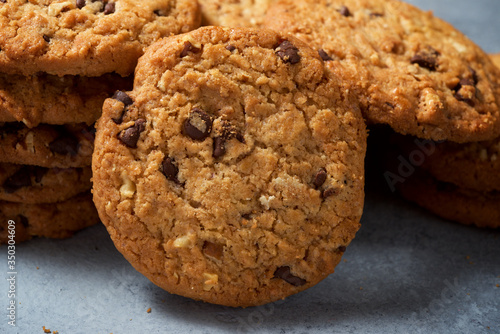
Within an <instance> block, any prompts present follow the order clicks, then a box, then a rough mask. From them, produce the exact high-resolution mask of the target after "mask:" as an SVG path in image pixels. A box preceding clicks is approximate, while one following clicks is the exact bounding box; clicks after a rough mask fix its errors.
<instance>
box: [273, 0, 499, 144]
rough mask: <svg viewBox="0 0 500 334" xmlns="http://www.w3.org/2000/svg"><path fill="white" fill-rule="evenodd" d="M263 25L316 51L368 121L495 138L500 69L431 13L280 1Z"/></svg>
mask: <svg viewBox="0 0 500 334" xmlns="http://www.w3.org/2000/svg"><path fill="white" fill-rule="evenodd" d="M265 25H266V26H267V27H269V28H272V29H275V30H276V31H283V32H290V33H292V34H294V35H295V36H296V37H299V38H300V39H302V40H304V41H305V42H308V43H310V45H311V46H313V47H314V48H316V50H317V51H318V53H319V54H320V55H321V57H322V58H323V59H324V60H325V62H326V63H327V65H328V67H329V68H330V70H332V71H334V72H335V73H339V74H340V75H341V76H342V77H343V78H344V79H345V80H346V81H349V82H351V83H352V89H353V90H354V91H355V92H356V93H357V94H358V95H359V97H360V102H361V104H362V111H363V113H364V116H365V118H366V119H367V121H368V122H370V123H377V124H378V123H381V124H388V125H390V126H391V127H392V128H393V129H394V130H395V131H397V132H399V133H402V134H411V135H415V136H417V137H420V138H425V139H433V140H450V141H455V142H471V141H480V140H491V139H493V138H495V137H497V136H499V135H500V112H499V105H500V70H499V69H497V68H496V67H495V66H494V65H493V63H492V62H491V60H490V59H489V57H488V56H487V55H486V54H485V53H484V52H483V51H482V50H481V49H480V48H479V47H478V46H477V45H476V44H474V43H473V42H472V41H470V40H469V39H468V38H467V37H466V36H465V35H463V34H462V33H460V32H459V31H457V30H456V29H455V28H453V27H452V26H451V25H449V24H448V23H446V22H444V21H442V20H440V19H438V18H436V17H434V16H433V14H432V13H430V12H423V11H421V10H419V9H417V8H415V7H413V6H411V5H409V4H406V3H403V2H399V1H395V0H342V1H340V0H320V1H313V0H304V1H292V0H280V1H277V2H276V3H275V4H274V5H272V6H271V7H270V9H269V11H268V13H267V16H266V20H265Z"/></svg>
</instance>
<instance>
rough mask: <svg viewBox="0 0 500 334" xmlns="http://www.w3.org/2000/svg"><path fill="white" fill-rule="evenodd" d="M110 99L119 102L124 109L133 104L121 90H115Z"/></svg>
mask: <svg viewBox="0 0 500 334" xmlns="http://www.w3.org/2000/svg"><path fill="white" fill-rule="evenodd" d="M111 98H112V99H115V100H118V101H120V102H121V103H123V104H124V105H125V107H127V106H129V105H131V104H132V103H134V101H132V99H131V98H130V96H128V94H127V93H125V92H122V91H121V90H117V91H116V92H115V93H114V94H113V96H112V97H111Z"/></svg>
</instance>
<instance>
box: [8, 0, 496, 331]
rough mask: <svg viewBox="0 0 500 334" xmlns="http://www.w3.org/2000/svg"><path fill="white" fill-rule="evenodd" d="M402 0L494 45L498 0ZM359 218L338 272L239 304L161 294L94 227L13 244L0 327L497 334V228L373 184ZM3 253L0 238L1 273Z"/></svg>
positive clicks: (487, 47)
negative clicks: (11, 293)
mask: <svg viewBox="0 0 500 334" xmlns="http://www.w3.org/2000/svg"><path fill="white" fill-rule="evenodd" d="M410 2H411V3H413V4H415V5H417V6H419V7H421V8H423V9H429V10H434V12H435V13H436V15H437V16H439V17H442V18H444V19H445V20H447V21H449V22H451V23H452V24H454V25H456V26H457V27H458V28H459V29H460V30H461V31H463V32H464V33H465V34H467V35H468V36H469V37H470V38H471V39H473V40H474V41H475V42H476V43H478V44H479V45H480V46H481V47H483V48H484V49H485V50H486V51H487V52H500V33H499V32H500V1H498V0H476V1H470V0H439V1H432V0H413V1H410ZM362 223H363V226H362V228H361V230H360V231H359V233H358V235H357V238H356V239H355V240H354V241H353V242H352V244H351V245H350V246H349V248H348V249H347V252H346V253H345V256H344V260H343V261H342V263H341V264H340V265H339V266H338V267H337V270H336V272H335V274H333V275H331V276H330V277H329V278H327V279H326V280H324V281H323V282H321V283H320V284H318V285H317V286H315V287H313V288H311V289H309V290H307V291H305V292H303V293H300V294H298V295H295V296H292V297H290V298H288V299H287V300H286V301H280V302H276V303H273V304H269V305H266V306H261V307H255V308H248V309H230V308H226V307H221V306H214V305H209V304H205V303H201V302H195V301H191V300H189V299H186V298H183V297H179V296H174V295H169V294H168V293H166V292H164V291H163V290H161V289H159V288H157V287H156V286H154V285H153V284H151V283H150V282H149V281H148V280H147V279H146V278H144V277H143V276H142V275H141V274H139V273H137V272H136V271H135V270H134V269H133V268H132V267H131V266H130V265H129V264H128V263H127V262H126V261H125V260H124V259H123V257H122V256H121V255H120V254H119V253H118V252H117V251H116V250H115V248H114V246H113V244H112V242H111V241H110V239H109V238H108V236H107V235H106V231H105V229H104V228H103V227H102V226H95V227H92V228H89V229H87V230H85V231H83V232H81V233H78V234H77V235H76V236H75V237H74V238H72V239H69V240H63V241H53V240H45V239H38V240H33V241H31V242H28V243H25V244H21V245H19V246H18V247H17V254H16V255H17V270H18V274H17V292H18V296H17V302H18V303H19V304H18V310H17V312H18V313H17V324H18V327H16V328H11V327H10V326H8V325H7V316H6V315H7V311H6V308H7V303H8V298H7V290H8V288H7V282H6V280H5V279H2V280H0V314H1V316H0V333H42V326H46V327H47V328H50V329H51V330H58V331H59V333H61V334H66V333H114V334H120V333H224V332H227V333H234V332H237V331H241V332H255V333H257V332H259V333H261V332H269V333H323V332H324V333H500V288H498V287H496V284H500V238H499V237H500V231H493V230H479V229H476V228H471V227H465V226H460V225H457V224H453V223H450V222H446V221H443V220H441V219H438V218H436V217H434V216H432V215H431V214H429V213H426V212H424V211H423V210H421V209H419V208H417V207H415V206H413V205H411V204H409V203H406V202H404V201H402V200H400V199H398V198H396V197H395V196H394V195H392V194H391V193H390V192H388V190H387V187H385V185H384V184H381V183H377V182H372V183H370V184H369V185H368V189H367V199H366V209H365V213H364V216H363V219H362ZM6 253H7V250H6V247H5V246H2V247H0V254H1V255H0V272H1V273H2V275H3V276H4V277H6V273H7V264H6V255H7V254H6ZM37 267H38V268H39V269H37ZM148 308H151V309H152V312H151V313H147V312H146V310H147V309H148Z"/></svg>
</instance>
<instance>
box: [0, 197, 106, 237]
mask: <svg viewBox="0 0 500 334" xmlns="http://www.w3.org/2000/svg"><path fill="white" fill-rule="evenodd" d="M9 221H13V222H14V223H13V224H14V225H15V241H16V243H17V242H21V241H25V240H29V239H31V238H32V237H46V238H57V239H60V238H69V237H70V236H72V235H73V234H74V233H75V232H77V231H79V230H81V229H83V228H85V227H88V226H92V225H94V224H97V223H98V222H99V216H98V215H97V211H96V210H95V206H94V203H93V202H92V195H91V194H90V193H88V192H87V193H83V194H81V195H78V196H75V197H72V198H70V199H68V200H66V201H63V202H57V203H49V204H25V203H12V202H1V201H0V244H2V243H7V241H8V240H9V238H8V236H9V230H10V229H9Z"/></svg>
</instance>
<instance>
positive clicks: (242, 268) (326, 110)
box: [92, 27, 366, 306]
mask: <svg viewBox="0 0 500 334" xmlns="http://www.w3.org/2000/svg"><path fill="white" fill-rule="evenodd" d="M365 150H366V129H365V126H364V122H363V119H362V117H361V113H360V111H359V108H358V106H357V103H356V102H355V101H354V100H353V98H352V97H351V96H350V92H349V90H348V89H346V88H345V87H344V86H343V82H342V80H341V79H340V78H339V77H337V76H335V75H333V74H331V73H330V72H327V71H325V65H324V61H323V60H322V59H321V58H320V57H319V56H318V55H317V53H316V52H315V51H314V50H312V49H310V48H309V47H308V46H306V45H305V44H303V42H301V41H299V40H297V39H295V38H293V37H291V36H286V35H281V34H279V33H275V32H272V31H268V30H251V29H228V28H220V27H205V28H200V29H198V30H195V31H193V32H190V33H187V34H184V35H179V36H173V37H170V38H168V39H164V40H162V41H160V42H158V43H156V44H154V45H153V46H152V47H151V48H150V49H148V51H147V52H146V54H145V56H144V57H142V58H141V59H140V61H139V64H138V67H137V70H136V77H135V82H134V89H133V91H130V92H122V93H120V94H116V95H115V98H114V99H108V100H106V101H105V103H104V107H103V116H102V117H101V118H100V120H99V122H98V124H97V133H96V145H95V151H94V155H93V164H92V169H93V182H94V187H93V193H94V202H95V203H96V206H97V208H98V211H99V214H100V217H101V219H102V221H103V223H104V224H105V225H106V227H107V229H108V231H109V233H110V235H111V238H112V239H113V241H114V243H115V245H116V247H117V248H118V250H120V252H122V253H123V254H124V256H125V257H126V258H127V259H128V260H129V261H130V262H131V264H132V265H133V266H134V267H135V268H136V269H137V270H139V271H140V272H141V273H143V274H144V275H146V276H147V277H148V278H149V279H150V280H151V281H152V282H154V283H155V284H157V285H159V286H160V287H162V288H164V289H166V290H167V291H169V292H172V293H176V294H180V295H184V296H187V297H191V298H194V299H200V300H204V301H207V302H211V303H216V304H222V305H229V306H251V305H259V304H264V303H267V302H271V301H274V300H278V299H282V298H285V297H286V296H289V295H291V294H294V293H297V292H299V291H301V290H304V289H306V288H308V287H311V286H313V285H315V284H316V283H318V282H319V281H321V280H322V279H324V278H325V277H327V276H328V275H329V274H330V273H332V272H333V271H334V268H335V266H336V265H337V264H338V262H339V261H340V258H341V256H342V254H343V252H344V251H345V248H346V246H347V245H348V244H349V243H350V241H351V240H352V238H353V237H354V235H355V233H356V231H357V230H358V228H359V219H360V217H361V213H362V208H363V197H364V167H363V160H364V155H365Z"/></svg>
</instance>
